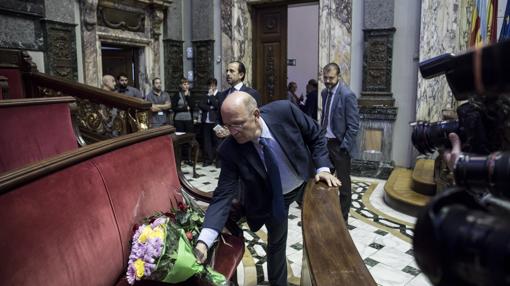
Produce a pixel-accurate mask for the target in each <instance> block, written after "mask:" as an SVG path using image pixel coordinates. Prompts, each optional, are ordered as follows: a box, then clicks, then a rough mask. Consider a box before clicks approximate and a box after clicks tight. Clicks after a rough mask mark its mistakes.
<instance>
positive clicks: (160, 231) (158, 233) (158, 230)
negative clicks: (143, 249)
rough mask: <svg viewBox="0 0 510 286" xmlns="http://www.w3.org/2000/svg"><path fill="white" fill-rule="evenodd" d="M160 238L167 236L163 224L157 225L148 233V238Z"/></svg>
mask: <svg viewBox="0 0 510 286" xmlns="http://www.w3.org/2000/svg"><path fill="white" fill-rule="evenodd" d="M158 237H159V238H160V239H161V241H163V239H164V238H165V230H164V228H163V227H162V226H161V225H158V226H156V227H155V228H154V229H153V230H152V232H150V233H149V234H148V238H151V239H154V238H158Z"/></svg>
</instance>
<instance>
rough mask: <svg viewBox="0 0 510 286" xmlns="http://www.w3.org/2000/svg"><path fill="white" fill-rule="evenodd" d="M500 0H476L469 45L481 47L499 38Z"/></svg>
mask: <svg viewBox="0 0 510 286" xmlns="http://www.w3.org/2000/svg"><path fill="white" fill-rule="evenodd" d="M497 11H498V0H476V4H475V7H474V9H473V15H472V17H471V34H470V37H469V46H471V47H480V46H483V45H486V44H490V43H495V42H496V39H497V30H496V29H497Z"/></svg>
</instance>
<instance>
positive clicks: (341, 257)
mask: <svg viewBox="0 0 510 286" xmlns="http://www.w3.org/2000/svg"><path fill="white" fill-rule="evenodd" d="M337 190H338V189H337V188H328V187H327V185H326V184H324V183H322V182H321V183H315V182H314V181H313V180H311V181H310V182H308V185H307V187H306V191H305V195H304V198H303V209H302V217H301V220H302V231H303V243H304V249H305V251H304V254H303V270H302V275H301V285H319V286H325V285H356V286H365V285H370V286H372V285H373V286H375V285H377V284H376V283H375V281H374V279H373V278H372V276H371V275H370V272H369V271H368V269H367V267H366V266H365V263H364V262H363V259H362V258H361V256H360V255H359V252H358V250H357V249H356V246H355V245H354V243H353V241H352V239H351V236H350V234H349V231H348V229H347V227H346V225H345V222H344V220H343V218H342V212H341V211H340V204H339V203H338V193H337Z"/></svg>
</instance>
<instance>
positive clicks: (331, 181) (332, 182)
mask: <svg viewBox="0 0 510 286" xmlns="http://www.w3.org/2000/svg"><path fill="white" fill-rule="evenodd" d="M318 181H323V182H325V183H326V184H328V186H329V187H340V186H341V185H342V182H340V180H339V179H338V178H337V177H335V176H334V175H333V174H331V173H329V172H320V173H318V174H317V175H315V182H318Z"/></svg>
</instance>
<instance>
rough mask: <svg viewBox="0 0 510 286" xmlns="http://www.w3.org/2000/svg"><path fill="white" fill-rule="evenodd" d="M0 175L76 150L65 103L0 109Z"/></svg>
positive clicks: (76, 146)
mask: <svg viewBox="0 0 510 286" xmlns="http://www.w3.org/2000/svg"><path fill="white" fill-rule="evenodd" d="M0 126H1V127H0V129H1V130H2V132H0V174H1V173H3V172H6V171H9V170H12V169H16V168H19V167H22V166H25V165H27V164H29V163H32V162H36V161H40V160H43V159H46V158H49V157H51V156H54V155H57V154H61V153H63V152H66V151H69V150H73V149H76V148H78V144H77V142H76V138H75V135H74V132H73V127H72V122H71V114H70V111H69V107H68V105H67V103H54V104H44V105H25V106H12V107H2V108H0Z"/></svg>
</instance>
